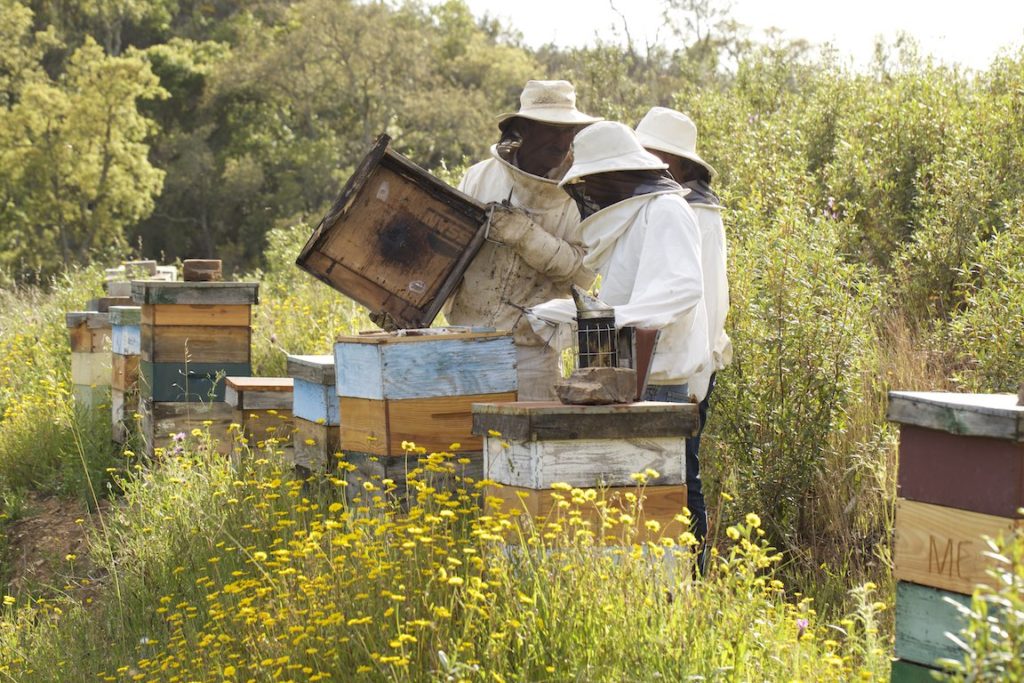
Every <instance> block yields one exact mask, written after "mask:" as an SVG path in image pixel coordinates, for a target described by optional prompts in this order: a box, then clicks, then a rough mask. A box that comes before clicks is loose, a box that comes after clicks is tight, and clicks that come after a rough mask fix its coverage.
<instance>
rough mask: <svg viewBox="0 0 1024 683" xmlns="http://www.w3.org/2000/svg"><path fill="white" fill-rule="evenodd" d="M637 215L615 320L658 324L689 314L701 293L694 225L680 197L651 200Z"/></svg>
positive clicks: (697, 233) (657, 326)
mask: <svg viewBox="0 0 1024 683" xmlns="http://www.w3.org/2000/svg"><path fill="white" fill-rule="evenodd" d="M643 220H644V221H645V225H644V226H643V227H644V230H643V233H642V236H641V240H642V241H641V243H640V245H639V259H638V265H637V270H636V279H635V281H634V283H633V291H632V295H631V296H630V297H629V302H628V303H626V304H623V305H618V306H616V307H615V324H616V325H617V326H619V327H623V326H627V325H633V326H635V327H642V328H651V329H661V328H664V327H667V326H668V325H671V324H672V323H675V322H678V321H680V320H682V319H683V318H684V317H686V316H688V315H690V314H692V313H693V311H694V310H695V309H696V308H697V305H698V304H699V303H700V301H701V299H702V298H703V296H704V279H703V275H702V271H701V251H700V229H699V228H698V227H697V219H696V217H695V216H694V214H693V211H692V210H691V209H690V208H689V207H688V206H686V204H684V203H682V202H681V201H680V202H675V201H663V200H662V201H655V202H652V203H651V206H650V207H649V209H648V211H647V212H646V215H645V216H644V217H643ZM638 227H639V226H638Z"/></svg>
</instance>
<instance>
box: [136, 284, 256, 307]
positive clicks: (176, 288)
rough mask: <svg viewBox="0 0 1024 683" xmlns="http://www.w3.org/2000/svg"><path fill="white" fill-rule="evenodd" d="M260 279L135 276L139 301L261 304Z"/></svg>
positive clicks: (157, 302)
mask: <svg viewBox="0 0 1024 683" xmlns="http://www.w3.org/2000/svg"><path fill="white" fill-rule="evenodd" d="M259 291H260V284H259V283H258V282H160V281H157V280H134V281H133V282H132V299H133V301H134V302H135V303H136V304H139V305H141V304H230V305H243V304H248V305H252V304H258V303H259V302H260V297H259Z"/></svg>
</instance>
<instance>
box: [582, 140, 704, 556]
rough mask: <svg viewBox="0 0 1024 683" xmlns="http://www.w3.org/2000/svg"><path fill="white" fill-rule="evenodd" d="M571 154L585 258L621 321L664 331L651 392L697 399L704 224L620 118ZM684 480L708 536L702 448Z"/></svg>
mask: <svg viewBox="0 0 1024 683" xmlns="http://www.w3.org/2000/svg"><path fill="white" fill-rule="evenodd" d="M573 153H574V159H573V165H572V167H571V168H570V169H569V170H568V171H567V172H566V174H565V178H564V179H563V180H562V186H563V187H564V188H565V190H566V192H567V193H569V194H570V195H571V196H572V197H573V198H574V199H575V201H576V202H577V204H578V206H579V207H580V213H581V215H582V216H583V222H582V223H581V224H580V232H581V235H582V238H583V243H584V245H585V246H586V249H587V255H586V258H585V259H584V265H586V266H587V267H588V268H590V269H592V270H594V271H595V272H596V273H598V274H599V275H600V276H601V289H600V292H599V295H598V296H599V298H600V299H601V300H602V301H604V302H606V303H608V304H611V305H612V306H614V308H615V325H616V327H624V326H634V327H639V328H649V329H658V330H660V331H661V334H660V336H659V338H658V343H657V347H656V349H655V352H654V358H653V360H652V364H651V370H650V373H649V375H648V377H649V381H648V386H647V391H646V393H645V398H646V399H647V400H656V401H671V402H678V403H683V402H690V401H693V402H700V401H701V400H702V399H703V398H704V394H705V393H706V391H707V369H708V367H709V366H710V364H711V349H710V345H709V343H708V318H707V311H706V307H705V303H704V277H703V273H702V270H701V238H700V229H699V227H698V224H697V217H696V216H695V215H694V212H693V209H692V208H690V206H689V205H688V204H687V202H686V198H685V195H686V192H687V191H686V190H685V189H683V188H682V187H681V186H680V185H679V183H677V182H675V180H673V179H672V178H671V176H670V175H669V174H668V173H667V172H666V169H667V168H668V165H667V164H665V163H664V162H663V161H662V160H661V159H659V158H658V157H656V156H654V155H653V154H651V153H650V152H648V151H646V150H645V149H644V148H643V146H641V144H640V141H639V140H638V139H637V136H636V134H635V133H634V132H633V130H632V129H631V128H629V127H628V126H625V125H623V124H621V123H615V122H611V121H605V122H601V123H595V124H594V125H592V126H590V127H588V128H586V129H584V130H583V131H581V132H580V133H579V134H578V135H577V136H576V139H575V141H574V143H573ZM688 455H689V453H688ZM686 483H687V507H688V508H689V509H690V512H691V514H692V517H693V522H694V523H693V529H694V533H695V535H696V536H697V537H698V539H700V540H703V538H704V537H705V535H706V534H707V513H706V510H705V505H704V494H703V491H702V490H701V485H700V469H699V464H698V462H697V460H696V454H694V458H693V459H692V460H691V458H689V457H687V462H686Z"/></svg>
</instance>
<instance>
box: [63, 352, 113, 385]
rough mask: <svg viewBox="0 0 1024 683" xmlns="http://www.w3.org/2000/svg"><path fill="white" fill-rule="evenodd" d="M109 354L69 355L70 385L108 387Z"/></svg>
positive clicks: (109, 371) (74, 353) (73, 353)
mask: <svg viewBox="0 0 1024 683" xmlns="http://www.w3.org/2000/svg"><path fill="white" fill-rule="evenodd" d="M110 365H111V359H110V354H109V353H78V352H72V353H71V383H72V384H78V385H81V386H101V387H109V386H110V373H111V368H110Z"/></svg>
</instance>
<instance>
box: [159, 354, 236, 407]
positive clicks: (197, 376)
mask: <svg viewBox="0 0 1024 683" xmlns="http://www.w3.org/2000/svg"><path fill="white" fill-rule="evenodd" d="M251 375H252V366H251V365H250V364H249V363H188V364H186V363H149V362H146V361H143V362H141V363H139V384H140V386H139V391H140V393H141V395H142V397H143V398H150V399H152V400H154V401H158V402H173V403H181V402H199V401H203V402H205V401H223V400H224V378H225V377H228V376H233V377H249V376H251Z"/></svg>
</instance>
